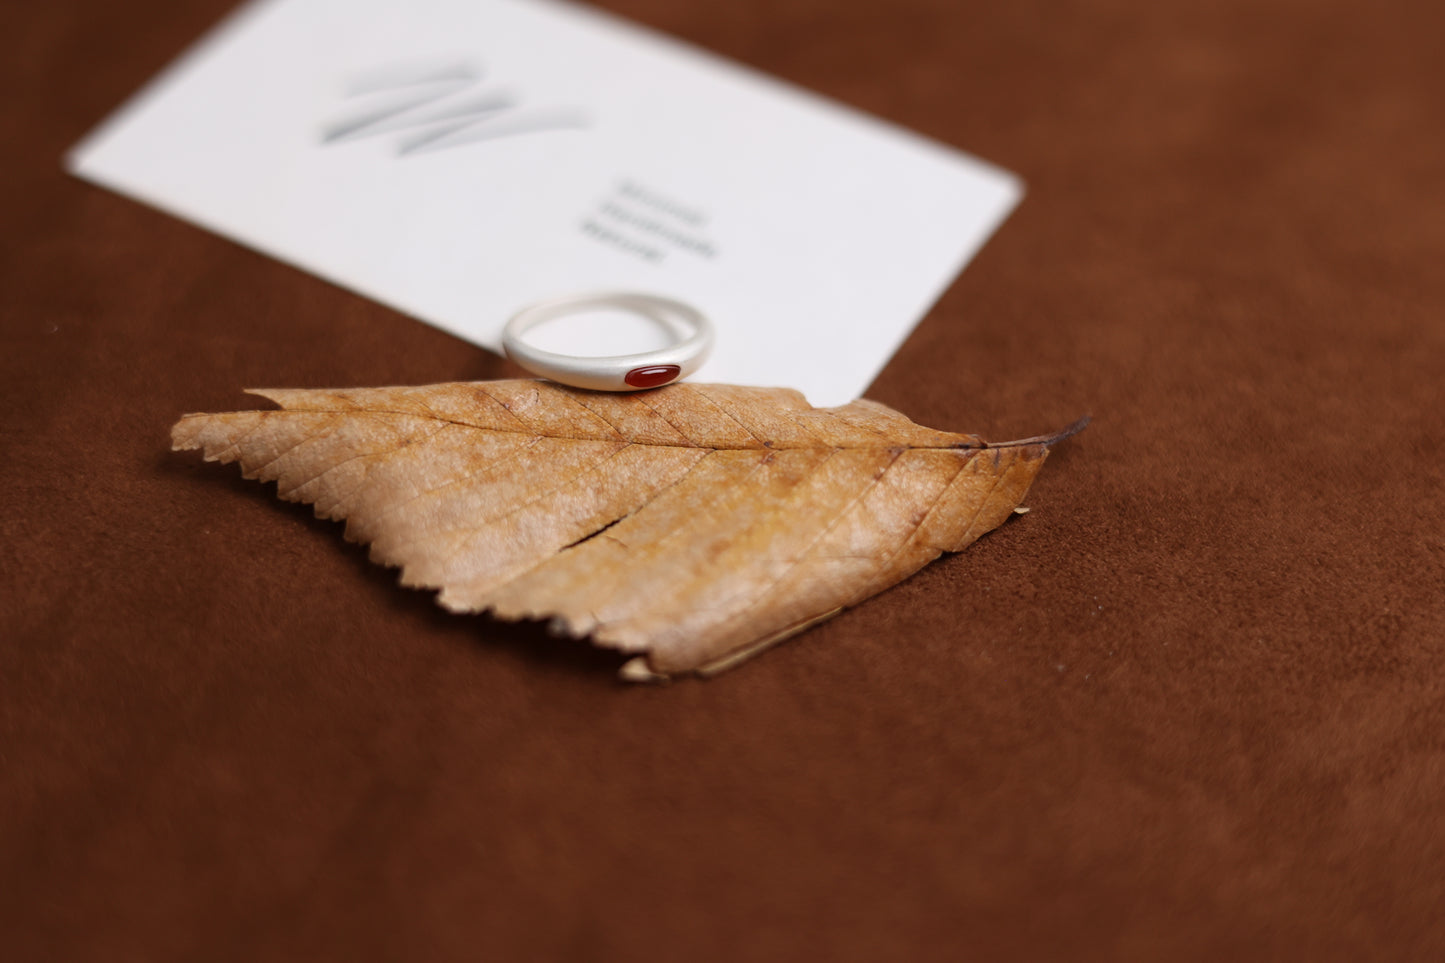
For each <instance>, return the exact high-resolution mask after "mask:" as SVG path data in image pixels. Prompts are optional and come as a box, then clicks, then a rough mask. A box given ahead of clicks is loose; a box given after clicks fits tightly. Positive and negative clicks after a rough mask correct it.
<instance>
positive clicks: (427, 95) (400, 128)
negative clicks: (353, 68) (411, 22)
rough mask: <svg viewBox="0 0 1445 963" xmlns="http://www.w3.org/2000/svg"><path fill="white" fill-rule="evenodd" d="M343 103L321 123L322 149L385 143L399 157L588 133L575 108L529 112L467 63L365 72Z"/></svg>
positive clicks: (584, 117) (586, 120) (518, 97)
mask: <svg viewBox="0 0 1445 963" xmlns="http://www.w3.org/2000/svg"><path fill="white" fill-rule="evenodd" d="M345 99H346V101H347V104H348V106H347V108H346V109H345V110H343V111H341V112H340V113H339V116H337V117H335V118H333V119H332V120H330V121H329V122H327V123H326V125H325V126H324V127H323V129H322V132H321V142H322V143H323V144H326V145H334V144H344V143H348V142H350V141H354V140H360V139H363V138H386V139H387V140H388V141H389V142H390V143H391V144H392V146H393V147H394V149H395V150H396V153H397V154H398V155H399V156H403V157H405V156H408V155H412V154H422V153H429V152H431V151H438V150H446V149H447V148H450V147H461V146H464V145H467V144H478V143H482V142H485V141H492V140H499V139H501V138H504V137H517V136H521V135H524V134H538V133H543V132H547V131H556V130H576V129H579V128H586V127H589V126H590V125H591V117H590V116H589V114H588V112H587V111H586V110H584V109H582V108H581V107H574V106H540V105H535V106H534V105H530V104H528V103H527V102H526V100H525V98H524V97H523V96H522V94H520V93H519V92H518V91H516V90H513V89H511V88H508V87H492V86H490V85H488V83H487V81H486V77H485V74H484V71H483V70H482V69H481V68H480V67H479V66H477V65H476V64H475V63H471V62H452V63H433V64H430V65H415V64H413V65H408V66H400V67H386V68H380V69H376V70H371V71H367V72H366V73H364V74H361V75H358V76H356V77H353V78H352V79H351V80H350V82H349V83H347V84H346V92H345Z"/></svg>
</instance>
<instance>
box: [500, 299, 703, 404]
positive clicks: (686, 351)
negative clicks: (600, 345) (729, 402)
mask: <svg viewBox="0 0 1445 963" xmlns="http://www.w3.org/2000/svg"><path fill="white" fill-rule="evenodd" d="M608 308H611V309H617V310H622V311H630V312H632V313H634V314H640V315H642V316H643V317H646V318H651V319H653V320H654V321H658V322H660V323H661V324H663V325H665V326H666V327H668V328H670V329H671V330H672V331H673V332H675V333H676V334H677V335H678V337H679V338H681V339H682V340H680V341H678V342H677V343H676V344H674V345H670V346H668V347H666V348H660V349H658V350H656V351H645V352H642V353H640V354H624V355H613V356H610V357H603V358H585V357H579V356H577V355H570V354H559V353H557V352H555V351H543V350H542V349H541V348H537V347H533V346H532V345H530V344H528V343H527V342H525V341H523V340H522V335H523V334H525V333H526V332H527V331H528V330H529V329H531V328H533V327H535V326H536V325H539V324H542V323H544V322H547V321H552V320H554V319H556V318H560V317H564V316H566V315H569V314H577V313H580V312H583V311H597V310H605V309H608ZM712 342H713V329H712V324H711V322H709V321H708V319H707V318H706V317H705V316H704V315H703V313H702V312H701V311H699V310H697V309H696V308H694V307H692V306H691V305H688V304H684V303H683V302H681V301H674V300H673V299H671V298H664V297H659V296H657V295H654V294H639V293H635V292H630V291H601V292H595V293H590V294H573V295H569V296H567V297H561V298H552V299H550V300H547V301H541V302H539V303H537V304H534V305H532V306H531V307H528V308H526V309H525V310H523V311H521V312H519V313H518V314H517V315H516V316H515V317H514V318H512V320H510V321H508V322H507V327H506V328H505V329H504V330H503V331H502V347H503V348H504V349H505V350H506V352H507V357H509V358H511V359H512V360H513V361H515V362H516V363H517V364H519V365H521V366H522V367H523V368H526V369H527V370H528V371H530V372H532V373H533V374H535V375H541V376H542V377H543V378H550V379H552V380H553V381H557V382H561V383H562V384H564V385H571V386H573V387H574V388H590V389H592V390H593V391H642V390H644V389H647V388H656V387H660V386H661V385H664V384H670V383H672V382H674V381H678V380H680V379H682V378H686V377H687V376H688V375H690V374H692V373H693V372H694V371H696V370H697V369H698V368H699V367H701V365H702V363H703V362H704V361H705V360H707V356H708V352H710V351H711V350H712Z"/></svg>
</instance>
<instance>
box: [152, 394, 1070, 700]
mask: <svg viewBox="0 0 1445 963" xmlns="http://www.w3.org/2000/svg"><path fill="white" fill-rule="evenodd" d="M252 393H253V394H258V395H261V396H262V397H265V398H269V399H270V400H272V401H274V402H275V403H276V404H278V405H280V407H281V410H279V411H238V412H230V413H225V414H194V415H186V416H185V417H184V418H182V419H181V420H180V421H179V422H178V423H177V424H176V426H175V427H174V429H173V430H172V441H173V444H174V447H175V448H176V449H183V448H202V449H204V452H205V457H206V460H207V461H217V460H219V461H223V462H231V461H239V462H240V463H241V468H242V471H243V472H244V474H245V476H246V477H247V478H255V479H259V480H261V481H275V482H277V483H278V484H277V487H278V494H279V495H280V496H281V497H282V498H284V499H286V500H287V501H304V502H310V503H312V504H314V505H315V509H316V514H317V515H318V516H321V517H325V518H331V519H342V518H344V519H346V520H347V524H346V537H347V538H348V539H351V540H353V541H358V542H369V543H370V544H371V557H372V559H373V560H375V561H377V562H380V563H383V564H385V565H394V566H398V567H400V568H401V570H402V575H401V581H402V583H403V584H405V585H410V586H417V587H426V588H434V589H440V590H441V591H440V595H439V596H438V601H439V602H440V603H441V604H442V605H443V606H445V607H446V608H448V609H450V610H452V611H454V612H483V611H490V612H492V613H494V614H495V615H497V616H499V617H500V618H504V619H524V618H525V619H533V618H551V619H552V624H553V626H554V628H555V629H556V630H558V631H560V632H565V633H569V634H572V635H576V636H582V635H590V636H591V637H592V638H593V640H594V641H595V642H596V643H597V644H599V645H604V646H610V647H612V648H615V649H620V650H622V651H625V652H632V653H637V654H638V658H636V659H634V660H632V661H631V662H629V663H628V664H627V665H626V666H625V667H624V670H623V676H624V677H625V678H630V679H650V678H658V677H665V676H669V675H674V674H677V673H683V672H699V673H702V674H711V673H714V672H718V671H721V670H722V669H725V668H727V667H729V666H731V665H734V664H736V663H737V662H739V661H741V660H743V659H745V658H747V657H748V656H751V655H753V654H755V653H757V652H759V651H761V650H762V649H764V648H766V647H767V646H769V645H772V644H774V643H776V642H778V641H781V640H782V639H784V638H787V637H788V636H790V635H793V634H794V633H796V632H799V631H801V630H803V629H805V628H807V627H808V626H810V625H812V624H814V623H816V622H819V621H821V620H823V619H826V618H828V617H829V616H832V615H834V614H836V613H837V612H838V611H840V610H841V609H843V608H846V607H847V606H849V605H854V604H856V603H858V602H861V601H863V600H864V599H866V598H868V597H869V596H871V595H874V594H875V593H877V592H879V591H882V590H883V589H885V588H887V587H888V586H890V585H893V584H894V583H896V582H898V581H899V580H901V579H903V578H906V577H907V576H909V575H911V574H912V573H913V572H915V571H917V570H918V569H919V568H920V567H922V566H923V565H924V564H926V563H927V562H929V561H930V560H932V559H934V558H936V557H937V556H938V555H939V553H940V552H956V551H959V550H960V549H962V548H963V547H964V546H966V545H968V544H969V543H970V542H972V541H973V540H974V539H976V538H978V537H979V536H980V535H982V534H984V533H985V532H987V531H989V530H991V529H993V528H994V527H996V526H997V525H999V524H1000V523H1001V522H1003V521H1004V519H1005V518H1007V517H1008V516H1009V515H1010V514H1011V513H1012V512H1013V511H1014V509H1015V508H1016V507H1017V506H1018V505H1019V502H1020V501H1021V500H1022V499H1023V497H1024V495H1025V493H1026V492H1027V491H1028V488H1029V485H1030V483H1031V482H1032V481H1033V479H1034V476H1035V475H1036V474H1037V473H1038V470H1039V467H1040V466H1041V465H1042V464H1043V462H1044V458H1045V457H1046V456H1047V454H1048V451H1049V446H1050V445H1051V444H1053V443H1054V442H1055V441H1057V440H1058V439H1059V438H1062V437H1065V436H1066V435H1067V434H1069V433H1071V432H1072V430H1077V427H1082V423H1081V424H1080V425H1079V426H1077V427H1076V428H1074V429H1071V430H1070V431H1069V432H1065V433H1060V434H1059V435H1055V436H1052V437H1041V438H1031V439H1026V440H1024V441H1019V442H1010V443H1008V444H1004V445H986V444H985V443H984V442H982V441H981V440H979V438H978V437H977V436H974V435H958V434H952V433H949V432H943V431H934V430H933V429H930V428H923V427H921V426H919V425H915V424H914V423H913V422H911V421H909V420H908V419H907V418H905V417H904V416H903V415H901V414H899V413H898V412H896V411H894V410H892V409H891V408H888V407H886V406H884V405H880V404H877V403H876V402H872V401H855V402H853V403H851V404H848V405H844V406H842V407H840V408H830V409H815V408H811V407H809V406H808V404H807V402H806V400H805V399H804V398H803V396H802V395H800V394H799V393H798V392H796V391H792V390H789V389H782V388H771V389H761V388H743V387H737V386H734V385H697V384H691V383H683V384H676V385H671V386H668V387H666V388H659V389H657V390H654V391H645V392H636V393H632V394H607V393H599V392H589V391H579V390H574V389H571V388H566V387H563V386H560V385H556V384H552V383H550V382H544V381H494V382H478V383H470V384H441V385H431V386H426V387H403V388H364V389H352V390H340V391H319V390H318V391H312V390H263V391H255V392H252Z"/></svg>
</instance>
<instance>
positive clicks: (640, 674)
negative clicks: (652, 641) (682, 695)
mask: <svg viewBox="0 0 1445 963" xmlns="http://www.w3.org/2000/svg"><path fill="white" fill-rule="evenodd" d="M617 678H619V679H621V680H622V681H623V682H647V683H651V684H653V685H660V684H662V683H664V682H671V681H672V677H671V676H668V675H663V674H662V673H660V672H653V671H652V667H651V666H649V665H648V664H647V659H646V657H645V656H641V655H639V656H638V657H637V658H635V659H628V660H627V661H626V662H624V663H622V668H620V669H618V670H617Z"/></svg>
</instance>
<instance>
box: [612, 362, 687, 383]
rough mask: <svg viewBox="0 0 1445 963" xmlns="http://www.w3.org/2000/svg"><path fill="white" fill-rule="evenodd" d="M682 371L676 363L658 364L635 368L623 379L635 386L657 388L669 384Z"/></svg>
mask: <svg viewBox="0 0 1445 963" xmlns="http://www.w3.org/2000/svg"><path fill="white" fill-rule="evenodd" d="M681 373H682V368H681V367H679V366H678V365H675V364H658V365H652V366H651V367H648V368H633V369H632V370H631V371H629V372H627V374H626V375H625V376H623V378H622V380H623V381H625V382H627V383H628V384H629V385H631V386H632V387H634V388H657V387H660V386H662V385H665V384H667V383H668V382H669V381H671V380H672V379H673V378H676V377H677V376H678V375H679V374H681Z"/></svg>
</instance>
